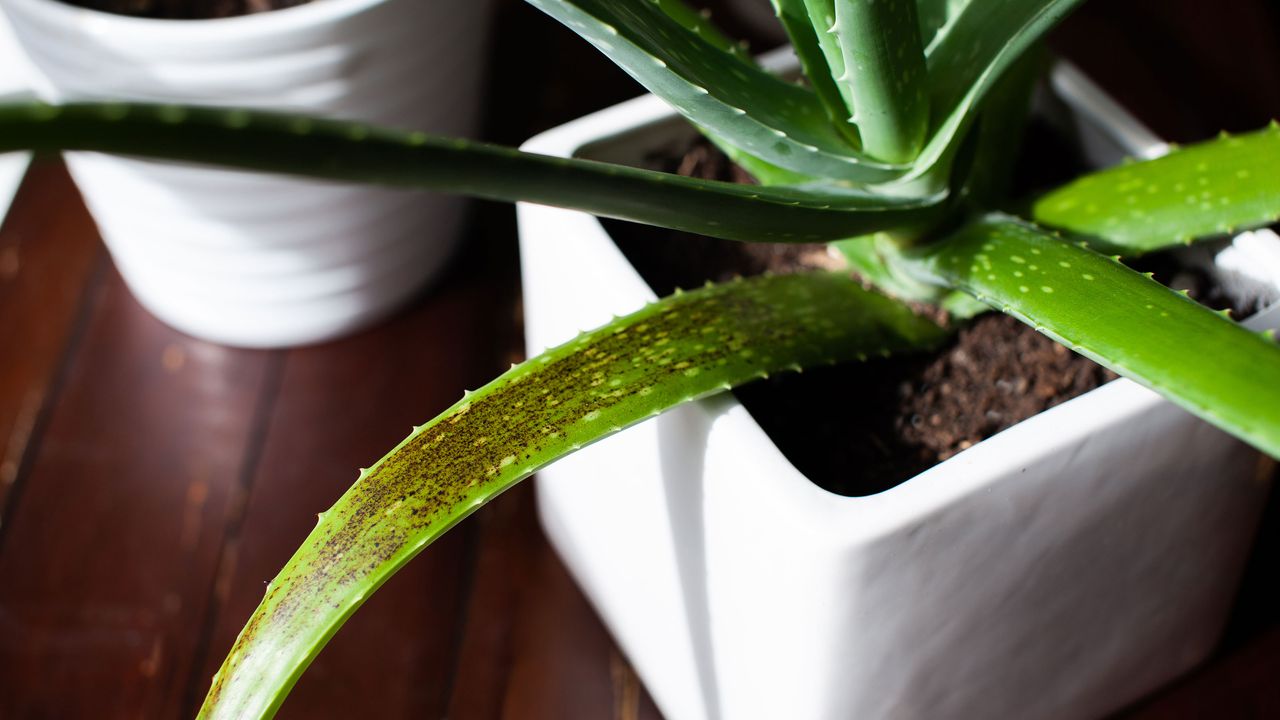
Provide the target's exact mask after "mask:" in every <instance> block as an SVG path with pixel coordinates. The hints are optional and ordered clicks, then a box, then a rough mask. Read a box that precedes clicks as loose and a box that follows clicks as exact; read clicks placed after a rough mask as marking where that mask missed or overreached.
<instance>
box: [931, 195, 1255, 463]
mask: <svg viewBox="0 0 1280 720" xmlns="http://www.w3.org/2000/svg"><path fill="white" fill-rule="evenodd" d="M914 262H915V263H916V265H915V269H916V270H917V271H918V272H921V273H922V274H924V275H925V276H927V277H929V278H932V279H933V280H934V281H937V282H940V283H942V284H945V285H947V286H950V287H957V288H960V289H962V290H964V291H966V292H968V293H970V294H971V295H973V296H975V297H977V298H978V299H980V300H982V301H983V302H985V303H987V304H988V305H991V306H992V307H994V308H996V309H999V310H1002V311H1004V312H1006V313H1009V314H1011V315H1013V316H1015V317H1017V318H1018V319H1020V320H1022V321H1023V322H1025V323H1027V324H1028V325H1031V326H1033V327H1035V328H1036V330H1038V331H1040V332H1042V333H1044V334H1045V335H1048V336H1049V337H1051V338H1053V339H1054V340H1057V341H1058V342H1060V343H1062V344H1063V345H1066V346H1067V347H1069V348H1071V349H1072V350H1075V351H1076V352H1078V353H1080V354H1082V355H1085V356H1086V357H1089V358H1091V359H1093V360H1095V361H1096V362H1098V363H1100V364H1102V365H1104V366H1106V367H1108V368H1111V369H1112V370H1114V371H1116V372H1117V373H1120V374H1121V375H1124V376H1125V377H1128V378H1130V379H1132V380H1135V381H1137V382H1139V383H1141V384H1143V385H1145V386H1147V387H1149V388H1151V389H1153V390H1155V391H1156V392H1158V393H1160V394H1161V395H1163V396H1164V397H1165V398H1167V399H1169V400H1171V401H1173V402H1174V403H1176V404H1178V405H1180V406H1182V407H1183V408H1186V409H1187V410H1189V411H1191V412H1192V413H1194V414H1195V415H1197V416H1199V417H1200V418H1202V419H1204V420H1206V421H1208V422H1210V423H1212V424H1213V425H1216V426H1218V427H1219V428H1222V429H1223V430H1226V431H1227V432H1229V433H1231V434H1233V435H1235V436H1237V437H1239V438H1241V439H1243V440H1245V441H1246V442H1248V443H1250V444H1252V445H1254V446H1255V447H1257V448H1259V449H1261V450H1263V451H1265V452H1267V453H1269V454H1271V455H1272V456H1275V457H1280V347H1277V346H1276V344H1275V343H1273V342H1271V341H1270V340H1268V339H1267V338H1265V337H1264V336H1262V335H1260V334H1257V333H1253V332H1250V331H1248V330H1245V329H1244V328H1241V327H1240V326H1238V325H1236V324H1235V323H1233V322H1231V321H1230V320H1228V319H1226V317H1224V316H1223V314H1219V313H1215V312H1214V311H1212V310H1208V309H1206V308H1204V307H1202V306H1200V305H1198V304H1196V303H1195V302H1193V301H1192V300H1191V299H1189V298H1187V297H1186V296H1185V295H1182V294H1180V293H1176V292H1174V291H1172V290H1169V289H1168V288H1166V287H1164V286H1162V285H1160V284H1159V283H1156V282H1155V281H1153V280H1151V279H1150V278H1149V277H1146V276H1144V275H1141V274H1139V273H1136V272H1134V271H1133V270H1130V269H1129V268H1127V267H1125V266H1124V265H1122V264H1120V262H1119V261H1118V260H1116V259H1113V258H1109V257H1106V256H1104V255H1100V254H1098V253H1096V252H1094V251H1092V250H1089V249H1087V248H1085V247H1083V246H1079V245H1075V244H1072V243H1068V242H1064V241H1063V240H1062V239H1061V238H1058V237H1055V236H1054V235H1052V234H1050V233H1048V232H1046V231H1044V230H1041V229H1040V228H1037V227H1036V226H1034V225H1031V224H1029V223H1026V222H1023V221H1021V220H1017V219H1015V218H1012V217H1010V216H1006V215H998V214H997V215H990V216H987V217H985V218H983V219H981V220H979V221H976V222H974V223H971V224H970V225H968V226H966V227H965V228H964V229H963V230H961V231H960V232H958V233H957V234H955V235H953V236H951V237H949V238H947V239H945V240H943V241H941V242H938V243H936V244H934V245H931V246H928V247H925V248H921V249H918V250H917V251H916V254H915V256H914Z"/></svg>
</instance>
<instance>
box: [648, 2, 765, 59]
mask: <svg viewBox="0 0 1280 720" xmlns="http://www.w3.org/2000/svg"><path fill="white" fill-rule="evenodd" d="M654 2H655V3H656V4H657V6H658V7H659V8H661V9H662V12H664V13H666V14H667V16H668V17H670V18H671V19H672V20H675V21H676V22H678V23H680V24H681V25H683V26H684V27H685V28H686V29H687V30H689V31H690V32H692V33H694V34H695V35H697V36H699V37H701V38H702V39H703V40H705V41H706V42H708V43H710V44H711V45H712V46H714V47H716V48H717V49H719V50H722V51H723V52H725V53H728V54H729V55H732V56H733V57H735V58H737V59H739V60H741V61H742V62H744V63H746V64H748V65H750V66H752V67H755V64H756V63H755V60H754V59H753V58H752V57H751V55H750V54H749V53H748V52H747V51H746V49H745V47H744V45H742V44H741V43H736V42H734V41H733V40H732V39H731V38H729V37H728V36H726V35H725V34H724V33H722V32H720V28H718V27H716V24H715V23H713V22H711V14H710V13H709V12H700V11H698V10H694V9H693V8H691V7H689V6H688V5H686V4H685V3H684V0H654Z"/></svg>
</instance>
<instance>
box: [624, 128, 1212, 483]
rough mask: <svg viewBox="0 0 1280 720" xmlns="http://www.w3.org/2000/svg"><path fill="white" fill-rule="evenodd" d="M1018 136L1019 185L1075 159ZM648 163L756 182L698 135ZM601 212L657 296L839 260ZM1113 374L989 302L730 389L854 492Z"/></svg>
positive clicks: (1039, 183)
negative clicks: (908, 333)
mask: <svg viewBox="0 0 1280 720" xmlns="http://www.w3.org/2000/svg"><path fill="white" fill-rule="evenodd" d="M1028 145H1029V146H1034V147H1035V148H1036V150H1035V152H1034V153H1032V152H1028V153H1024V156H1032V155H1034V156H1035V157H1036V158H1037V161H1036V163H1035V165H1034V167H1032V166H1030V165H1029V166H1028V167H1023V168H1019V170H1018V173H1017V175H1018V178H1017V181H1016V182H1017V183H1018V184H1017V185H1016V187H1022V188H1044V187H1049V186H1052V185H1054V184H1057V183H1058V182H1061V181H1065V180H1066V179H1069V178H1071V177H1074V176H1075V175H1076V174H1078V173H1079V172H1080V171H1081V170H1082V169H1083V166H1082V165H1081V164H1080V162H1079V160H1078V159H1077V158H1075V157H1074V156H1073V155H1071V154H1069V153H1066V152H1065V151H1064V150H1063V143H1062V142H1061V141H1060V140H1058V139H1056V135H1054V134H1053V133H1052V131H1050V130H1048V129H1047V128H1041V127H1039V126H1035V125H1033V126H1032V127H1031V128H1030V129H1029V130H1028ZM1045 158H1049V159H1048V160H1046V159H1045ZM650 164H651V166H653V167H655V168H657V169H663V170H667V171H669V172H679V173H681V174H684V175H691V176H694V177H702V178H708V179H716V180H728V181H734V182H753V181H752V179H751V178H750V176H749V175H747V174H746V173H745V172H744V171H743V170H741V169H740V168H738V167H737V166H735V165H733V164H732V163H731V162H730V161H729V160H728V159H727V158H725V157H724V156H723V155H722V154H721V153H719V151H718V150H716V149H715V148H714V147H713V146H711V145H710V144H708V143H706V142H705V141H703V140H701V139H698V140H695V141H694V142H693V144H692V145H688V146H685V147H681V148H666V149H664V151H663V152H661V153H660V154H658V155H656V156H654V157H653V158H651V163H650ZM608 225H609V228H610V232H611V234H612V235H613V237H614V239H615V240H616V241H617V243H618V246H619V247H620V248H621V249H622V251H623V253H624V254H625V255H626V256H627V258H628V259H629V260H630V261H631V262H632V264H633V265H635V267H636V269H637V270H638V271H639V272H640V274H641V276H643V277H644V278H645V280H646V281H647V282H648V283H649V285H650V286H651V287H652V288H653V289H654V291H655V292H656V293H658V294H659V295H667V294H669V293H670V292H672V291H673V290H674V289H675V288H676V287H682V288H691V287H698V286H700V285H702V284H703V283H704V282H705V281H706V280H714V281H722V280H727V279H730V278H732V277H734V276H735V275H742V276H750V275H758V274H761V273H763V272H766V271H769V272H775V273H786V272H797V271H803V270H810V269H815V268H832V267H839V266H840V264H841V262H842V261H839V260H836V259H834V258H832V257H831V256H830V255H829V254H828V253H827V250H826V248H825V247H824V246H822V245H761V244H747V243H735V242H730V241H723V240H716V239H714V238H706V237H702V236H696V235H690V234H687V233H680V232H676V231H670V230H663V229H657V228H651V227H645V226H639V225H633V224H630V223H624V222H617V221H610V222H609V223H608ZM1151 264H1152V263H1150V262H1149V263H1148V265H1151ZM1142 269H1143V270H1149V271H1154V272H1155V273H1156V278H1157V279H1158V280H1161V281H1164V282H1166V284H1169V281H1170V280H1172V279H1174V277H1175V275H1176V276H1177V278H1178V279H1177V280H1175V283H1174V284H1175V286H1179V285H1180V286H1181V287H1182V288H1186V289H1189V290H1190V293H1191V295H1192V296H1193V297H1197V296H1198V295H1199V294H1204V293H1208V292H1211V290H1209V289H1208V288H1209V285H1208V284H1207V283H1205V277H1204V275H1203V274H1200V275H1198V276H1197V275H1195V274H1194V273H1191V274H1188V273H1187V272H1185V271H1182V270H1181V269H1180V268H1179V267H1178V266H1177V265H1176V264H1172V263H1167V262H1163V261H1155V262H1154V266H1148V267H1144V268H1142ZM1180 289H1181V288H1180ZM1205 299H1206V300H1210V301H1211V303H1212V301H1213V300H1216V298H1213V297H1206V298H1205ZM1215 306H1218V307H1220V306H1222V304H1221V303H1216V304H1215ZM1115 377H1116V375H1115V374H1114V373H1112V372H1110V371H1109V370H1106V369H1105V368H1103V367H1101V366H1099V365H1097V364H1095V363H1094V362H1093V361H1091V360H1089V359H1088V358H1085V357H1083V356H1080V355H1077V354H1075V353H1073V352H1071V351H1070V350H1068V349H1067V348H1065V347H1063V346H1061V345H1059V344H1057V343H1055V342H1053V341H1052V340H1050V339H1048V338H1047V337H1045V336H1043V335H1041V334H1039V333H1037V332H1035V331H1034V330H1033V329H1032V328H1030V327H1028V326H1027V325H1024V324H1022V323H1021V322H1018V321H1017V320H1015V319H1014V318H1012V317H1009V316H1006V315H1003V314H1000V313H989V314H987V315H983V316H981V317H979V318H977V319H976V320H974V321H973V322H971V323H969V324H968V325H966V326H964V327H962V328H960V329H959V331H958V332H957V333H956V334H955V335H954V336H953V338H952V340H951V341H950V342H949V343H948V344H947V345H946V346H945V347H944V348H942V349H941V350H940V351H939V352H937V353H935V354H922V355H915V356H901V357H894V358H891V359H883V360H872V361H868V362H863V363H849V364H844V365H840V366H836V367H831V368H818V369H813V370H808V371H806V372H804V373H801V374H795V373H786V374H782V375H778V376H775V377H773V378H769V379H767V380H762V381H759V382H755V383H752V384H749V385H746V386H744V387H741V388H739V389H737V390H735V391H734V392H735V394H736V395H737V397H738V399H739V400H740V401H741V402H742V404H743V405H744V406H745V407H746V408H747V410H748V411H749V412H750V413H751V415H752V417H753V418H755V420H756V421H757V422H758V423H759V424H760V425H761V427H762V428H764V430H765V431H766V432H767V433H768V434H769V435H770V437H771V438H773V440H774V442H775V443H776V444H777V446H778V448H779V450H781V451H782V453H783V455H785V456H786V457H787V459H788V460H789V461H790V462H791V463H792V464H793V465H795V466H796V468H797V469H798V470H800V471H801V472H802V473H804V474H805V475H806V476H807V477H809V478H810V479H811V480H812V481H813V482H815V483H817V484H818V485H819V486H821V487H823V488H825V489H827V490H829V491H831V492H835V493H839V494H841V495H849V496H862V495H870V494H874V493H877V492H882V491H884V490H887V489H889V488H891V487H893V486H895V485H898V484H899V483H902V482H904V481H906V480H908V479H910V478H912V477H914V476H915V475H918V474H919V473H921V472H923V471H924V470H927V469H928V468H930V467H932V466H934V465H936V464H937V463H939V462H941V461H943V460H946V459H947V458H949V457H951V456H953V455H955V454H956V453H958V452H960V451H962V450H964V449H966V448H968V447H970V446H972V445H974V444H976V443H978V442H980V441H982V440H984V439H986V438H988V437H990V436H992V435H994V434H996V433H998V432H1000V431H1001V430H1004V429H1005V428H1008V427H1010V426H1012V425H1014V424H1016V423H1018V422H1021V421H1023V420H1025V419H1027V418H1030V417H1031V416H1033V415H1036V414H1037V413H1040V412H1042V411H1044V410H1046V409H1048V408H1051V407H1053V406H1055V405H1058V404H1060V403H1063V402H1065V401H1067V400H1070V399H1071V398H1074V397H1076V396H1078V395H1081V394H1083V393H1085V392H1088V391H1089V390H1092V389H1094V388H1096V387H1098V386H1099V385H1101V384H1103V383H1105V382H1107V381H1109V380H1112V379H1114V378H1115Z"/></svg>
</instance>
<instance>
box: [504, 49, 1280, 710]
mask: <svg viewBox="0 0 1280 720" xmlns="http://www.w3.org/2000/svg"><path fill="white" fill-rule="evenodd" d="M1055 80H1056V81H1057V82H1056V83H1055V84H1057V85H1058V86H1059V87H1060V89H1061V90H1064V91H1065V95H1067V96H1068V97H1067V100H1068V101H1069V102H1073V103H1074V104H1075V105H1076V106H1077V107H1078V108H1083V109H1084V111H1085V112H1083V113H1080V115H1081V116H1082V117H1081V118H1080V119H1078V121H1079V122H1081V123H1083V124H1085V125H1092V124H1094V123H1096V122H1097V120H1098V118H1099V117H1105V116H1107V115H1112V116H1115V117H1112V118H1111V121H1112V122H1113V123H1114V122H1118V123H1119V125H1114V124H1112V125H1110V126H1104V127H1103V128H1102V129H1103V132H1102V133H1101V134H1095V135H1093V136H1092V138H1091V139H1090V140H1088V141H1087V144H1090V145H1092V146H1093V147H1092V148H1091V149H1093V150H1100V149H1104V148H1103V146H1105V145H1107V144H1115V143H1116V142H1117V141H1118V142H1120V143H1126V142H1127V143H1129V144H1130V147H1129V148H1128V149H1129V151H1130V152H1132V153H1139V152H1143V153H1145V154H1152V153H1155V152H1158V151H1159V146H1158V145H1157V144H1155V143H1156V141H1155V140H1154V139H1153V138H1151V136H1150V134H1149V133H1147V132H1146V131H1145V130H1144V129H1143V128H1142V127H1141V126H1140V125H1137V124H1136V123H1133V122H1132V121H1131V120H1127V119H1126V118H1125V116H1124V114H1123V112H1122V111H1119V110H1118V108H1117V107H1116V106H1115V105H1114V103H1110V102H1109V101H1107V100H1106V99H1105V98H1102V97H1100V96H1099V95H1098V94H1097V92H1096V90H1094V89H1092V88H1091V87H1090V86H1089V83H1088V82H1087V81H1085V80H1083V79H1081V78H1080V77H1078V76H1077V75H1075V74H1074V73H1072V72H1071V71H1069V70H1060V71H1059V72H1058V73H1057V74H1056V76H1055ZM1073 95H1074V96H1075V97H1072V96H1073ZM1117 113H1118V115H1117ZM681 127H683V126H682V124H681V123H680V121H678V120H673V115H672V113H671V111H670V110H668V109H667V108H666V106H665V105H664V104H663V103H662V102H661V101H659V100H657V99H655V98H652V97H646V98H640V99H637V100H635V101H632V102H628V103H624V104H623V105H620V106H618V107H615V108H613V109H610V110H606V111H604V112H601V113H598V114H596V115H592V116H590V117H587V118H583V119H582V120H579V121H577V122H574V123H571V124H569V125H566V126H564V127H562V128H559V129H557V130H553V131H551V132H548V133H546V134H544V135H542V136H539V137H538V138H535V139H534V140H531V141H530V142H529V143H528V144H527V145H526V146H525V149H527V150H531V151H535V152H542V153H546V154H553V155H563V156H567V155H572V154H578V153H579V152H580V151H583V150H584V148H587V150H586V151H585V152H586V153H588V154H590V156H591V157H594V158H597V159H621V160H628V159H630V160H633V161H634V160H635V159H637V158H638V157H639V156H640V155H641V148H642V146H649V147H652V146H653V140H654V139H655V138H661V137H662V136H663V135H666V134H669V133H671V132H676V133H679V132H687V130H681V129H680V128H681ZM1135 144H1136V145H1138V146H1140V147H1134V146H1133V145H1135ZM588 146H590V147H588ZM518 212H519V224H520V236H521V255H522V262H523V266H524V292H525V311H526V318H527V320H526V332H527V338H528V346H529V349H530V352H531V353H532V352H535V351H540V350H541V349H543V348H544V347H548V346H552V345H556V344H558V343H561V342H563V341H565V340H568V339H569V338H570V337H572V336H573V335H574V334H575V333H576V332H577V331H579V330H582V329H586V328H590V327H594V326H597V325H599V324H601V323H604V322H606V321H608V320H609V319H610V317H611V315H613V314H615V313H617V314H622V313H626V312H630V311H633V310H635V309H636V308H638V307H640V306H641V305H642V304H643V303H644V302H646V301H648V300H651V299H652V298H653V294H652V292H651V291H650V290H649V289H648V287H647V286H646V285H645V284H644V282H643V281H642V280H641V279H640V278H639V276H638V275H637V274H636V273H635V271H634V270H633V269H632V268H631V267H630V266H629V265H628V264H627V263H626V261H625V260H624V258H623V257H622V255H621V253H620V252H619V251H618V250H617V248H616V247H615V246H614V244H613V243H612V241H611V240H610V239H609V238H608V237H607V236H606V234H605V232H604V230H603V229H602V227H601V225H600V223H599V222H598V221H597V220H596V219H594V218H592V217H590V216H587V215H584V214H580V213H576V212H571V211H565V210H559V209H553V208H546V207H539V206H532V205H521V206H520V207H519V209H518ZM1255 321H1256V322H1263V323H1265V322H1270V323H1272V324H1275V323H1277V322H1280V313H1277V309H1276V308H1272V309H1271V310H1270V311H1267V312H1265V313H1263V314H1262V315H1260V316H1259V317H1257V318H1255ZM1265 467H1266V464H1265V463H1263V462H1262V461H1261V458H1260V456H1259V455H1258V454H1257V453H1255V452H1253V451H1252V450H1250V449H1249V448H1247V447H1246V446H1244V445H1243V444H1241V443H1239V442H1238V441H1236V440H1234V439H1232V438H1230V437H1228V436H1227V435H1225V434H1223V433H1221V432H1219V431H1218V430H1216V429H1214V428H1212V427H1210V426H1208V425H1206V424H1204V423H1202V422H1200V421H1199V420H1196V419H1195V418H1193V417H1191V416H1190V415H1188V414H1187V413H1185V412H1183V411H1182V410H1180V409H1178V408H1176V407H1174V406H1173V405H1171V404H1169V403H1166V402H1164V401H1162V400H1160V399H1159V398H1158V397H1157V396H1155V395H1154V394H1153V393H1151V392H1149V391H1147V390H1145V389H1143V388H1141V387H1139V386H1138V385H1136V384H1134V383H1132V382H1129V381H1127V380H1119V381H1115V382H1112V383H1109V384H1107V385H1105V386H1103V387H1101V388H1099V389H1097V390H1094V391H1093V392H1090V393H1088V394H1086V395H1083V396H1081V397H1079V398H1077V399H1075V400H1072V401H1070V402H1067V403H1064V404H1062V405H1060V406H1058V407H1055V408H1053V409H1052V410H1049V411H1047V412H1044V413H1042V414H1040V415H1038V416H1036V417H1034V418H1032V419H1030V420H1027V421H1026V422H1023V423H1021V424H1019V425H1017V426H1015V427H1013V428H1010V429H1009V430H1006V431H1004V432H1002V433H1000V434H998V435H996V436H995V437H992V438H990V439H988V440H986V441H985V442H982V443H980V444H978V445H976V446H974V447H972V448H970V449H969V450H966V451H964V452H962V453H960V454H959V455H956V456H955V457H953V458H952V459H950V460H948V461H946V462H943V463H941V464H940V465H937V466H936V467H934V468H932V469H930V470H928V471H926V472H924V473H922V474H920V475H919V476H917V477H915V478H913V479H911V480H909V481H907V482H904V483H902V484H901V485H899V486H897V487H894V488H892V489H890V490H887V491H885V492H882V493H879V494H876V495H872V496H868V497H840V496H837V495H833V494H831V493H828V492H826V491H824V490H822V489H820V488H819V487H817V486H816V485H814V484H813V483H811V482H810V481H809V480H808V479H806V478H805V477H804V476H802V475H801V474H800V473H799V472H797V471H796V470H795V468H793V467H792V466H791V465H790V463H788V462H787V460H786V459H784V458H783V456H782V455H781V454H780V453H779V451H778V450H777V449H776V448H775V447H774V445H773V443H772V442H771V441H770V440H769V438H768V437H767V436H766V435H765V434H764V432H763V431H762V430H761V429H760V428H759V426H758V425H756V423H755V422H754V421H753V420H752V419H751V417H750V416H749V415H748V413H747V412H746V410H745V409H744V408H743V407H742V406H741V405H739V404H738V403H737V401H736V400H735V399H734V398H733V396H732V395H730V394H724V395H721V396H718V397H715V398H712V399H709V400H705V401H701V402H697V403H692V404H688V405H685V406H682V407H679V408H677V409H675V410H672V411H671V412H669V413H667V414H665V415H663V416H661V417H659V418H657V419H655V420H652V421H649V422H646V423H644V424H642V425H639V426H637V427H634V428H632V429H630V430H628V431H626V432H624V433H621V434H619V435H617V436H614V437H612V438H609V439H607V440H605V441H603V442H600V443H598V444H596V445H593V446H590V447H588V448H586V449H584V450H582V451H581V452H579V453H577V454H575V455H573V456H572V457H570V458H567V459H566V460H564V461H562V462H560V463H557V464H556V465H554V466H553V467H551V468H549V469H547V470H545V471H543V472H541V473H540V474H539V478H538V481H537V482H538V499H539V503H540V511H541V514H542V520H543V523H544V526H545V528H546V530H547V533H548V535H549V536H550V538H551V541H552V543H553V544H554V546H555V547H556V549H557V550H558V552H559V553H560V554H561V556H562V557H563V558H564V560H565V562H566V563H567V565H568V566H569V568H570V570H571V571H572V573H573V574H574V576H575V577H576V578H577V580H578V582H579V583H580V584H581V585H582V587H583V589H584V590H585V592H586V594H587V596H588V597H589V598H590V599H591V601H592V602H593V603H594V605H595V607H596V608H597V609H598V610H599V612H600V614H601V616H602V617H603V618H604V621H605V623H606V624H607V625H608V626H609V628H610V630H611V631H612V632H613V634H614V636H615V637H616V638H617V639H618V641H619V643H620V644H621V646H622V647H623V648H624V650H625V651H626V653H627V655H628V657H629V658H630V659H631V661H632V663H633V664H634V665H635V667H636V669H637V671H638V672H639V674H640V676H641V678H642V679H643V680H644V682H645V684H646V685H647V686H648V688H649V690H650V691H651V693H652V694H653V697H654V699H655V700H656V701H657V703H658V706H659V707H660V708H661V710H662V711H663V713H664V714H665V715H666V717H667V718H668V719H669V720H749V719H754V718H761V719H765V718H768V719H777V718H801V719H804V720H818V719H826V718H832V719H834V718H842V719H843V718H862V719H868V718H929V719H931V720H936V719H938V718H1015V717H1016V718H1095V717H1099V716H1101V715H1103V714H1105V713H1107V712H1110V711H1113V710H1115V709H1117V708H1119V707H1121V706H1123V705H1125V704H1126V703H1129V702H1131V701H1132V700H1134V699H1136V698H1138V697H1140V696H1142V695H1143V694H1145V693H1147V692H1148V691H1150V690H1151V689H1153V688H1155V687H1156V686H1158V685H1160V684H1162V683H1164V682H1166V681H1168V680H1170V679H1171V678H1173V677H1175V676H1176V675H1178V674H1179V673H1181V672H1183V671H1184V670H1186V669H1188V668H1189V667H1191V666H1192V665H1194V664H1195V663H1197V662H1198V661H1200V660H1201V659H1202V658H1204V657H1205V656H1206V654H1207V653H1208V652H1209V651H1210V650H1211V648H1212V647H1213V645H1214V643H1215V642H1216V640H1217V638H1218V637H1219V634H1220V631H1221V628H1222V626H1223V623H1224V620H1225V618H1226V614H1227V612H1228V610H1229V608H1230V606H1231V601H1232V598H1233V594H1234V592H1235V588H1236V584H1237V580H1238V576H1239V573H1240V571H1241V569H1242V566H1243V562H1244V559H1245V556H1246V553H1247V551H1248V548H1249V545H1250V542H1251V539H1252V536H1253V533H1254V530H1255V527H1256V524H1257V518H1258V515H1259V512H1260V510H1261V508H1262V506H1263V503H1264V500H1265V497H1266V494H1267V491H1268V488H1267V483H1266V479H1265V478H1266V474H1265V473H1264V472H1262V469H1263V468H1265Z"/></svg>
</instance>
